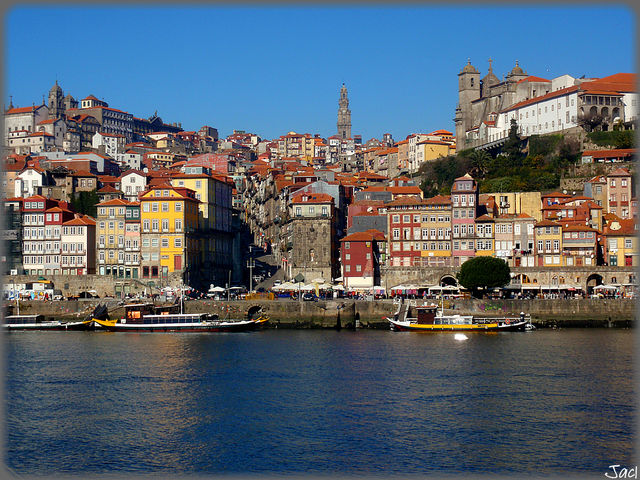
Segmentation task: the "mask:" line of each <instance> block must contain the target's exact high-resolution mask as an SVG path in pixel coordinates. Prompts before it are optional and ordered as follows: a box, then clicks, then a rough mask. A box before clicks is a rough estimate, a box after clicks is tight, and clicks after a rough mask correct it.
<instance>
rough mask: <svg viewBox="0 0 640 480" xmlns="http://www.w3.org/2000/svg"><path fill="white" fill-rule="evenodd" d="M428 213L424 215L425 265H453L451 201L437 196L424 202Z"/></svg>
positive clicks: (423, 257)
mask: <svg viewBox="0 0 640 480" xmlns="http://www.w3.org/2000/svg"><path fill="white" fill-rule="evenodd" d="M424 203H425V204H426V211H425V212H423V213H422V222H421V228H422V251H421V252H420V255H421V256H422V262H423V265H429V266H450V265H451V199H450V198H449V196H444V195H436V196H435V197H431V198H428V199H426V200H425V201H424Z"/></svg>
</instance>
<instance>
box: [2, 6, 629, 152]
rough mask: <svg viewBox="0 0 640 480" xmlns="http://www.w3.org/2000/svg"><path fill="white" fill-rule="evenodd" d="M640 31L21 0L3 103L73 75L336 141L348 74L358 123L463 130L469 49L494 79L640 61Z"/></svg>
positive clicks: (232, 119)
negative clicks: (463, 73) (460, 109)
mask: <svg viewBox="0 0 640 480" xmlns="http://www.w3.org/2000/svg"><path fill="white" fill-rule="evenodd" d="M601 21H602V22H601ZM51 26H53V28H52V27H51ZM635 27H636V26H635V17H634V14H633V12H632V11H631V10H630V9H628V8H627V7H625V6H621V5H613V6H610V7H608V6H596V5H593V6H585V7H583V6H580V5H578V4H574V5H570V6H567V7H564V8H561V7H555V6H551V5H545V4H542V5H540V6H536V7H532V8H508V7H506V6H500V5H496V6H489V5H486V6H483V7H481V8H478V7H471V6H468V7H467V6H455V7H441V6H436V5H435V4H434V5H428V4H426V5H424V6H420V5H415V6H414V5H403V6H398V7H389V6H371V7H368V6H364V5H363V6H358V7H356V6H352V7H339V6H329V5H327V6H324V7H302V6H300V7H295V6H292V5H289V6H285V5H280V6H275V5H274V6H260V7H256V6H245V7H242V8H237V7H232V6H224V5H211V6H191V7H184V8H182V7H178V6H175V5H174V6H172V5H167V6H166V7H155V8H152V7H144V6H135V7H130V8H124V7H106V6H105V7H81V6H75V5H68V6H61V7H53V6H46V7H45V6H29V7H15V8H13V9H10V10H8V11H7V13H6V15H5V43H4V45H5V52H4V53H5V57H4V58H5V70H4V71H5V83H4V85H5V92H4V96H3V101H4V102H6V103H8V102H9V95H12V97H13V104H14V105H17V106H25V105H31V103H32V102H35V103H40V102H41V101H42V95H43V94H45V95H46V94H47V93H48V91H49V89H50V88H51V86H52V85H53V83H54V81H55V80H56V79H57V80H58V83H59V84H60V86H61V87H62V89H63V90H64V94H65V95H66V94H68V93H70V94H71V95H73V96H74V97H75V98H76V99H81V98H84V97H86V96H88V95H90V94H93V95H95V96H97V97H98V98H102V99H104V100H105V101H107V102H108V103H109V106H111V107H113V108H118V109H121V110H125V111H128V112H130V113H132V114H133V115H135V116H138V117H149V116H150V115H152V114H153V113H154V111H155V110H157V111H158V114H159V115H160V116H161V117H162V119H163V120H164V121H165V122H169V123H171V122H181V123H182V127H183V128H184V129H185V130H197V129H198V128H200V127H201V126H202V125H209V126H212V127H216V128H217V129H218V131H219V133H220V135H221V136H226V135H228V134H230V133H232V131H233V130H234V129H237V130H245V131H250V132H253V133H256V134H258V135H260V136H261V137H263V138H277V137H278V136H280V135H284V134H286V133H287V132H289V131H292V130H293V131H296V132H298V133H311V134H315V133H318V134H320V135H321V136H323V137H328V136H330V135H334V134H335V133H336V115H337V110H338V93H339V89H340V86H341V85H342V83H343V82H344V83H345V84H346V85H347V88H348V90H349V100H350V108H351V120H352V124H353V128H352V133H353V134H354V135H355V134H360V135H362V137H363V139H364V140H365V141H366V140H368V139H369V138H372V137H375V138H381V137H382V134H383V133H385V132H389V133H391V134H392V135H393V137H394V139H395V140H401V139H404V138H405V137H406V136H407V135H409V134H410V133H414V132H425V133H428V132H430V131H433V130H436V129H440V128H445V129H448V130H451V131H455V130H454V124H453V117H454V113H455V107H456V103H457V95H458V91H457V80H458V79H457V74H458V73H459V72H460V70H461V69H462V67H463V66H464V65H465V64H466V62H467V58H470V59H471V63H472V64H473V65H474V66H475V67H476V68H478V69H479V70H480V72H481V75H482V76H484V75H485V74H486V72H487V67H488V59H489V57H491V58H492V59H493V71H494V73H495V74H496V75H497V76H498V77H501V76H503V75H506V74H507V73H508V72H509V71H510V70H511V68H513V66H514V65H515V61H516V60H518V61H519V64H520V66H521V67H522V68H523V69H524V70H525V71H527V73H529V74H531V75H538V76H542V77H545V78H549V79H551V78H553V77H556V76H559V75H563V74H569V75H572V76H575V77H580V76H582V75H586V76H587V77H599V76H606V75H611V74H614V73H618V72H635V70H636V65H635V58H636V52H635V45H636V38H635Z"/></svg>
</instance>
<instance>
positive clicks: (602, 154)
mask: <svg viewBox="0 0 640 480" xmlns="http://www.w3.org/2000/svg"><path fill="white" fill-rule="evenodd" d="M635 153H636V149H635V148H615V149H611V150H585V151H584V152H582V156H583V157H596V158H610V157H626V156H631V155H635Z"/></svg>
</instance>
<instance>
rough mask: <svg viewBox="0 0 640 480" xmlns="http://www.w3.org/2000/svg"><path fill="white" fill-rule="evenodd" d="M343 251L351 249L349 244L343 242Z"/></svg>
mask: <svg viewBox="0 0 640 480" xmlns="http://www.w3.org/2000/svg"><path fill="white" fill-rule="evenodd" d="M344 248H345V250H349V249H350V248H351V242H344Z"/></svg>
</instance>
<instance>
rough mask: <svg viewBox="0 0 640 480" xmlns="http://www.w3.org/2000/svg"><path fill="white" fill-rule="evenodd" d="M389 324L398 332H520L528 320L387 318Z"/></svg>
mask: <svg viewBox="0 0 640 480" xmlns="http://www.w3.org/2000/svg"><path fill="white" fill-rule="evenodd" d="M387 320H388V321H389V323H390V324H391V328H392V329H393V330H395V331H399V332H461V331H475V332H489V331H492V332H522V331H524V329H525V326H526V324H527V323H528V322H526V321H514V322H510V323H506V322H494V323H462V324H444V325H437V324H421V323H412V322H401V321H397V320H393V319H391V318H387Z"/></svg>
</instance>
